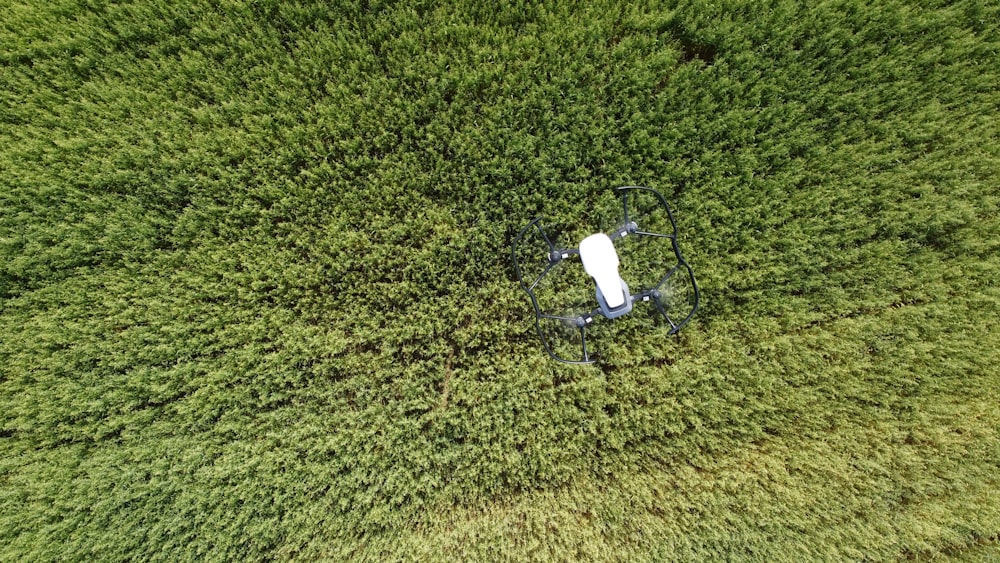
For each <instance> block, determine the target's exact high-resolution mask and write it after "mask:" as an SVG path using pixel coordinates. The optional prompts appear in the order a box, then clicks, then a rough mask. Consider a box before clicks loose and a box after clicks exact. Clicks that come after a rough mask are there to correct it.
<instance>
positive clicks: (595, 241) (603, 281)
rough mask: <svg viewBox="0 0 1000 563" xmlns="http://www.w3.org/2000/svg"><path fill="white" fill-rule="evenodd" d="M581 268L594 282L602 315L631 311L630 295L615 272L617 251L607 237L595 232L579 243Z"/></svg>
mask: <svg viewBox="0 0 1000 563" xmlns="http://www.w3.org/2000/svg"><path fill="white" fill-rule="evenodd" d="M580 261H581V262H583V269H584V270H585V271H586V272H587V274H588V275H589V276H590V277H592V278H594V283H595V284H596V285H597V304H598V305H599V306H600V307H601V312H602V313H603V314H604V316H605V317H607V318H609V319H613V318H615V317H620V316H622V315H624V314H626V313H628V312H629V311H631V310H632V295H631V294H630V293H629V290H628V285H626V284H625V280H623V279H622V277H621V275H619V274H618V264H619V261H618V251H616V250H615V244H614V243H613V242H612V241H611V237H609V236H608V235H606V234H604V233H595V234H592V235H590V236H589V237H587V238H585V239H583V241H581V242H580Z"/></svg>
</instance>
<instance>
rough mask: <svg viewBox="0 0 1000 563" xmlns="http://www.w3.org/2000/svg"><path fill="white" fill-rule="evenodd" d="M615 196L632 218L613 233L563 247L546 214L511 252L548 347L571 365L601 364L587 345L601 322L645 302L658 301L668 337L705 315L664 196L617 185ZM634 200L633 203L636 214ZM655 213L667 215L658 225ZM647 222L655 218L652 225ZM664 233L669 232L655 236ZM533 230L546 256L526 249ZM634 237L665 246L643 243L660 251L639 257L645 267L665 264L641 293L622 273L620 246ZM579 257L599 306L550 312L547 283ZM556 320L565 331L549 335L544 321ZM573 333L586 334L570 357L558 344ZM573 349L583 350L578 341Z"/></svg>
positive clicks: (523, 231) (657, 311) (521, 235)
mask: <svg viewBox="0 0 1000 563" xmlns="http://www.w3.org/2000/svg"><path fill="white" fill-rule="evenodd" d="M615 191H616V192H617V193H618V194H619V195H620V196H621V200H622V211H623V213H624V218H623V220H622V221H621V222H619V223H618V224H617V227H616V228H615V229H614V230H612V231H611V232H610V233H604V232H598V233H594V234H592V235H589V236H587V237H586V238H584V239H583V240H582V241H580V244H579V245H578V246H577V248H563V247H560V246H557V245H556V244H554V243H553V242H552V238H550V237H549V236H548V234H546V232H545V230H544V228H543V227H542V217H537V218H535V219H534V220H532V221H531V222H530V223H528V224H527V225H526V226H525V227H524V228H523V229H521V231H520V232H519V233H518V235H517V237H515V239H514V243H513V244H512V247H511V257H512V260H513V263H514V271H515V273H516V275H517V280H518V282H519V283H520V285H521V288H522V289H523V290H524V291H525V292H526V293H527V294H528V296H529V297H530V298H531V304H532V307H533V308H534V312H535V328H536V329H537V331H538V336H539V338H540V339H541V341H542V346H543V347H544V348H545V351H546V352H547V353H548V355H549V356H551V357H552V358H553V359H555V360H557V361H559V362H562V363H565V364H592V363H594V361H595V359H594V356H593V355H592V354H591V352H590V351H589V350H588V348H587V331H588V328H589V327H591V326H593V323H594V322H595V320H596V319H598V318H601V317H603V318H605V319H608V320H613V319H617V318H619V317H622V316H624V315H627V314H629V313H630V312H632V310H633V307H634V306H635V304H637V303H651V304H652V306H653V311H655V313H653V316H654V317H656V316H658V317H661V318H662V319H664V320H665V321H666V322H667V324H668V325H669V326H670V330H669V332H668V334H669V335H672V334H675V333H677V332H678V331H680V330H681V329H682V328H683V327H684V326H685V325H686V324H688V322H689V321H690V320H691V318H692V317H693V316H694V314H695V312H696V311H697V310H698V303H699V300H700V296H699V292H698V284H697V282H696V281H695V278H694V271H693V270H692V269H691V266H690V265H688V263H687V261H686V260H684V257H683V256H681V251H680V247H679V246H678V244H677V223H676V222H675V221H674V215H673V211H671V209H670V205H669V204H668V203H667V200H666V199H664V197H663V195H662V194H660V192H658V191H656V190H654V189H652V188H647V187H643V186H622V187H619V188H615ZM630 197H631V198H632V199H633V206H632V209H631V210H630V207H629V199H630ZM640 197H641V198H642V199H643V201H644V202H645V203H648V204H650V205H646V206H645V209H644V210H640V209H636V207H637V202H636V201H635V200H636V199H637V198H640ZM650 210H652V213H650V212H649V211H650ZM664 211H665V216H664V213H663V212H664ZM654 214H658V215H656V216H659V217H662V220H660V221H659V222H658V223H657V222H656V221H654V220H652V218H653V217H654ZM647 219H649V222H648V224H647ZM656 230H662V231H666V232H655V231H656ZM528 233H537V235H540V237H541V239H540V241H539V242H540V243H541V244H539V245H538V246H539V248H537V249H535V250H537V251H538V252H532V251H531V250H530V249H525V248H521V247H522V246H524V245H523V243H524V241H525V239H526V235H527V234H528ZM628 237H632V239H629V240H641V241H644V242H647V243H648V242H653V241H662V243H663V244H653V245H648V244H647V245H645V246H643V248H651V249H652V251H651V252H647V253H646V255H645V258H646V259H645V260H636V262H637V263H640V262H641V263H640V264H638V266H639V267H642V266H646V267H647V268H652V269H654V270H655V269H656V268H657V267H658V268H660V269H659V271H660V272H664V273H663V275H662V276H658V277H657V278H654V279H658V281H653V282H651V283H649V284H647V286H646V287H641V286H638V285H636V284H633V285H636V287H637V289H638V291H636V292H635V293H633V292H632V291H631V290H630V289H629V286H628V284H627V283H626V282H625V280H624V279H623V278H622V275H621V274H620V273H619V266H621V265H622V263H621V260H620V259H619V253H618V250H617V249H616V243H617V244H618V245H621V244H623V243H622V241H624V240H625V239H626V238H628ZM666 242H669V245H666V244H665V243H666ZM640 244H642V243H640ZM519 254H520V256H521V258H519ZM576 258H579V260H580V262H581V263H582V265H583V270H584V271H585V272H586V274H587V275H588V276H589V277H590V278H591V281H592V283H593V286H594V297H595V298H596V307H595V306H593V304H591V305H590V306H589V307H588V305H586V304H577V303H573V304H571V305H569V306H568V308H569V311H566V310H560V311H552V310H551V309H550V307H543V306H542V305H541V304H540V301H539V297H538V295H537V292H538V290H539V289H540V287H541V286H540V284H542V282H543V280H545V279H547V278H548V277H550V276H551V275H553V274H554V273H555V272H557V271H559V270H560V269H561V268H563V267H564V265H565V264H567V263H569V262H575V259H576ZM529 259H536V263H537V264H538V265H539V268H540V269H541V273H540V274H538V275H537V276H535V275H533V274H532V275H529V274H528V273H527V272H526V269H525V262H526V261H527V260H529ZM566 308H567V307H563V309H566ZM552 323H555V324H556V325H558V327H560V329H561V332H558V331H557V334H556V335H553V334H552V331H551V330H549V331H548V334H547V331H545V330H543V324H545V325H546V327H548V326H549V325H551V324H552ZM567 333H569V334H571V335H573V337H574V338H573V339H574V341H575V340H576V335H577V334H578V342H579V353H578V354H574V355H572V356H571V357H566V356H570V354H566V353H565V351H564V350H563V348H565V346H562V347H560V349H559V350H558V351H557V350H556V347H555V340H556V339H557V338H559V335H565V334H567ZM569 347H570V348H571V349H573V350H575V349H576V346H575V344H573V345H571V346H569Z"/></svg>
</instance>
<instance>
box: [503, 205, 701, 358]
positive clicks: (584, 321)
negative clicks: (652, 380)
mask: <svg viewBox="0 0 1000 563" xmlns="http://www.w3.org/2000/svg"><path fill="white" fill-rule="evenodd" d="M615 191H617V192H618V193H620V194H621V196H622V211H623V213H624V220H623V221H622V222H620V223H619V225H622V226H621V227H619V228H618V229H616V230H615V231H614V232H612V233H610V234H608V237H609V238H610V239H611V240H612V241H614V242H617V241H618V240H621V239H622V238H624V237H626V236H635V237H655V238H666V239H669V240H670V242H671V245H670V246H671V248H672V250H673V254H674V257H675V258H676V262H670V263H669V264H670V266H671V267H670V268H669V270H668V271H667V272H666V273H665V274H664V275H663V276H662V277H661V278H659V282H658V283H657V284H656V285H654V286H653V287H650V288H646V289H642V290H640V291H638V292H637V293H630V292H629V291H628V286H627V285H625V284H624V280H623V281H622V286H623V289H624V290H625V295H626V299H627V300H629V303H628V305H629V309H631V305H633V304H635V303H640V302H652V304H653V306H654V307H655V309H656V311H657V312H658V313H659V314H660V315H661V316H662V317H663V318H664V319H665V320H666V321H667V322H668V323H669V324H670V327H671V328H670V332H669V334H674V333H676V332H677V331H679V330H680V329H682V328H683V327H684V326H685V325H686V324H687V323H688V322H689V321H690V320H691V318H692V317H694V314H695V312H696V311H697V310H698V304H699V300H700V296H699V292H698V284H697V282H696V281H695V277H694V271H693V270H692V269H691V266H690V265H688V263H687V261H686V260H684V257H683V256H682V255H681V251H680V247H679V246H678V244H677V223H676V222H675V221H674V215H673V211H671V209H670V205H669V204H668V203H667V200H666V199H664V197H663V195H662V194H660V192H658V191H656V190H654V189H652V188H646V187H642V186H623V187H619V188H615ZM642 192H648V193H651V194H653V195H654V196H655V198H656V200H657V201H658V202H659V204H660V205H661V206H662V208H663V209H665V210H666V212H667V218H668V219H669V222H670V232H669V233H657V232H651V231H644V230H641V229H642V225H639V224H637V223H636V222H635V221H634V220H633V219H634V217H632V216H631V215H630V213H629V205H628V198H629V194H630V193H642ZM541 219H542V218H541V217H537V218H535V219H534V220H532V221H531V222H530V223H528V224H527V225H526V226H525V227H524V228H523V229H521V231H520V232H519V233H518V235H517V237H516V238H515V239H514V243H513V245H512V247H511V258H512V261H513V263H514V271H515V273H516V275H517V280H518V282H519V283H520V284H521V288H522V289H524V291H525V292H526V293H527V294H528V296H529V297H530V298H531V304H532V307H533V309H534V311H535V328H536V330H537V331H538V336H539V338H540V339H541V341H542V346H543V347H544V348H545V351H546V352H547V353H548V354H549V356H551V357H552V358H553V359H555V360H557V361H559V362H563V363H566V364H591V363H594V359H593V357H592V356H591V354H590V352H589V351H588V350H587V327H588V326H589V325H590V324H591V323H593V322H594V320H595V319H596V318H598V317H605V318H615V317H618V316H620V313H618V314H615V313H611V314H609V309H608V307H607V302H601V301H600V299H601V298H603V295H602V294H601V292H600V289H599V288H598V289H597V291H596V295H595V301H597V305H598V306H597V307H596V308H592V309H591V310H589V311H580V312H579V313H578V314H570V315H566V314H563V315H556V314H551V313H548V312H545V311H543V310H542V308H541V306H540V305H539V302H538V298H537V296H536V295H535V289H536V288H537V287H538V284H539V283H540V282H541V281H542V280H543V279H544V278H545V277H547V276H548V275H549V274H550V273H551V272H553V271H554V270H555V269H556V268H558V267H559V266H560V265H561V264H563V263H564V262H565V261H567V260H568V259H572V258H573V257H579V256H580V249H579V248H560V247H558V246H556V245H555V244H553V243H552V241H551V239H549V237H548V235H547V234H546V233H545V230H544V229H543V228H542V223H541ZM532 228H534V229H537V230H538V233H539V234H540V235H541V237H542V240H543V241H544V243H545V244H546V245H547V247H548V250H547V253H546V256H545V260H546V262H547V264H546V266H545V267H544V270H543V271H542V273H541V274H539V275H538V277H537V278H535V279H534V280H530V283H528V281H529V280H525V279H524V274H523V271H522V267H521V264H520V262H519V261H518V258H517V254H518V253H517V248H518V245H519V244H520V243H521V241H522V240H523V239H524V237H525V234H526V233H528V232H529V231H530V230H531V229H532ZM605 244H606V243H605ZM675 275H681V276H687V277H688V278H689V280H690V282H691V289H692V291H693V304H692V305H691V310H690V312H689V313H688V314H687V315H686V316H684V318H683V319H681V320H680V321H679V322H678V321H676V320H674V319H673V318H671V317H670V316H669V315H668V314H667V311H666V309H665V308H664V298H665V297H667V295H666V293H667V292H668V289H667V288H665V287H664V286H665V284H666V283H667V282H668V281H669V280H671V279H672V278H673V277H674V276H675ZM582 308H583V306H581V309H582ZM626 313H627V312H626ZM543 320H552V321H561V322H562V323H564V324H565V325H567V326H569V327H572V328H575V329H577V330H579V331H580V348H581V350H580V357H579V359H567V358H565V357H562V356H560V355H559V354H557V353H556V352H555V351H554V350H553V347H552V345H551V343H550V342H549V340H548V339H547V338H546V336H545V333H544V331H543V330H542V321H543Z"/></svg>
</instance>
